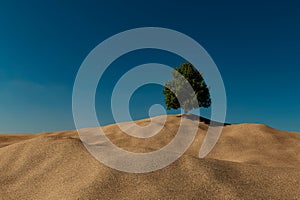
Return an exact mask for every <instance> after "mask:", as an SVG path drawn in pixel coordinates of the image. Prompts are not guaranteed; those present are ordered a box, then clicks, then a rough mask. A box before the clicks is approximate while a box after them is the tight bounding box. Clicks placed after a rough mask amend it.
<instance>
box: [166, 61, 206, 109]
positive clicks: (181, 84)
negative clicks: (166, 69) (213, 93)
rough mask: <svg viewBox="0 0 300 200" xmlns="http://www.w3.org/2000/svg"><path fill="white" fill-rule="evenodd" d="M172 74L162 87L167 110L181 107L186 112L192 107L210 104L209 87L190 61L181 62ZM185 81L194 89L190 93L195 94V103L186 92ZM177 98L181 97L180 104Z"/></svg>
mask: <svg viewBox="0 0 300 200" xmlns="http://www.w3.org/2000/svg"><path fill="white" fill-rule="evenodd" d="M177 72H179V73H177ZM180 74H181V75H182V76H180ZM172 76H173V80H172V81H167V82H166V83H165V85H164V89H163V93H164V95H165V103H166V105H167V109H168V110H170V109H178V108H180V107H181V108H182V109H183V110H184V112H185V113H188V112H189V111H190V110H192V109H194V108H198V107H204V108H208V107H209V106H210V105H211V99H210V94H209V89H208V88H207V85H206V84H205V82H204V79H203V77H202V75H201V74H200V72H199V71H198V70H196V69H195V68H194V66H193V65H192V64H191V63H182V64H181V65H180V67H176V68H175V69H174V71H173V73H172ZM183 77H184V79H185V80H184V79H183ZM187 81H188V83H189V84H190V85H191V87H192V88H193V90H194V93H193V94H192V95H196V98H197V103H195V100H194V101H193V100H192V99H193V96H191V94H190V93H189V92H187V91H188V90H187V89H186V88H187V84H186V83H187ZM172 91H173V92H172ZM178 99H181V105H180V103H179V101H178ZM194 99H195V98H194ZM193 102H194V103H193Z"/></svg>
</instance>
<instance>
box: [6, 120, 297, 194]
mask: <svg viewBox="0 0 300 200" xmlns="http://www.w3.org/2000/svg"><path fill="white" fill-rule="evenodd" d="M149 122H150V120H149V119H144V120H139V121H137V124H139V125H141V126H146V125H148V124H149ZM156 123H159V120H157V121H156ZM179 123H180V116H177V115H170V116H168V118H167V123H166V124H165V125H164V126H163V128H162V130H161V131H160V132H159V133H158V134H157V135H155V136H153V137H150V138H134V137H131V136H128V135H126V134H124V133H123V132H122V131H121V130H120V129H119V128H118V126H117V125H115V124H113V125H108V126H105V127H103V130H104V131H105V133H106V134H107V136H108V137H109V139H110V140H111V141H112V142H113V143H114V144H116V145H118V146H119V147H121V148H124V149H126V150H129V151H133V152H149V151H154V150H157V149H160V148H161V147H163V146H165V145H166V144H167V143H168V142H170V141H171V140H172V138H173V137H174V136H175V135H176V132H177V129H178V126H179ZM197 123H198V122H197ZM157 126H159V124H158V125H157ZM128 127H129V128H131V130H132V127H131V126H128ZM207 128H208V125H207V124H205V123H204V122H199V130H198V133H197V136H196V138H195V141H194V142H193V144H192V145H191V147H190V148H189V149H188V150H187V152H186V153H185V154H184V155H183V156H182V157H181V158H180V159H178V160H177V161H175V162H174V163H173V164H171V165H170V166H168V167H166V168H164V169H161V170H158V171H155V172H151V173H146V174H130V173H124V172H120V171H117V170H114V169H111V168H109V167H106V166H105V165H103V164H101V163H99V162H98V161H97V160H96V159H94V158H93V157H92V156H91V155H90V154H89V153H88V151H87V150H86V149H85V147H84V146H83V145H82V143H81V141H80V140H79V138H78V135H77V133H76V131H60V132H51V133H41V134H36V135H0V147H1V148H0V199H300V192H299V188H300V134H297V133H288V132H284V131H279V130H275V129H272V128H270V127H267V126H265V125H258V124H237V125H227V126H226V127H224V130H223V133H222V135H221V138H220V140H219V141H218V143H217V145H216V146H215V148H214V149H213V151H212V152H211V153H210V154H209V155H208V157H206V158H205V159H199V158H198V153H199V148H200V146H201V144H202V141H203V138H204V136H205V134H206V130H207ZM158 129H159V128H158ZM152 130H155V126H153V127H152ZM132 131H134V130H132Z"/></svg>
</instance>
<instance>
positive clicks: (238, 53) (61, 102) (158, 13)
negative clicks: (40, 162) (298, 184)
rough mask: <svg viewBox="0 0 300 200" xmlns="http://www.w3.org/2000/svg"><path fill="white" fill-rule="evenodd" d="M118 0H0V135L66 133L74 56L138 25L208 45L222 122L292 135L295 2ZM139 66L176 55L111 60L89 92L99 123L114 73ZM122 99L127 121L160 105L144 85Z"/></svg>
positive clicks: (77, 59) (298, 37)
mask: <svg viewBox="0 0 300 200" xmlns="http://www.w3.org/2000/svg"><path fill="white" fill-rule="evenodd" d="M123 2H124V1H105V2H104V1H31V0H29V1H1V2H0V25H1V29H0V133H26V132H34V133H36V132H42V131H53V130H62V129H74V123H73V118H72V107H71V104H72V87H73V83H74V80H75V76H76V73H77V70H78V69H79V67H80V65H81V63H82V61H83V60H84V58H85V57H86V56H87V54H88V53H89V52H90V51H91V50H92V49H93V48H94V47H95V46H96V45H98V44H99V43H100V42H101V41H103V40H105V39H106V38H108V37H110V36H112V35H114V34H117V33H119V32H121V31H125V30H127V29H132V28H137V27H146V26H155V27H165V28H170V29H174V30H177V31H180V32H182V33H184V34H186V35H188V36H190V37H192V38H193V39H195V40H196V41H197V42H199V43H200V44H201V45H202V46H203V47H204V48H205V49H206V50H207V51H208V53H209V54H210V55H211V57H212V58H213V59H214V61H215V63H216V64H217V66H218V68H219V70H220V73H221V75H222V77H223V80H224V84H225V87H226V93H227V103H228V105H227V109H228V111H227V121H228V122H232V123H243V122H249V123H265V124H268V125H270V126H272V127H275V128H278V129H283V130H288V131H298V132H300V123H299V122H300V114H299V111H300V105H299V102H300V93H299V86H300V79H299V77H298V76H299V73H300V59H299V55H300V14H299V7H300V4H299V3H298V2H297V1H289V0H287V1H263V2H262V1H258V0H254V1H187V0H186V1H164V2H162V1H145V2H144V1H128V2H126V3H123ZM148 62H158V63H164V64H167V65H170V66H178V65H179V64H180V62H182V60H181V59H180V58H178V57H176V56H175V55H172V54H169V53H167V52H162V51H154V50H153V51H150V50H144V51H137V52H132V53H129V54H128V55H124V56H122V57H120V59H118V60H116V61H115V62H114V63H113V64H112V66H110V68H109V69H108V71H107V72H106V77H104V78H103V79H102V80H101V81H100V84H103V86H106V87H105V88H106V90H105V91H104V92H101V93H100V92H97V95H96V100H97V105H96V108H97V111H98V112H99V120H100V123H101V124H108V123H113V119H112V117H111V113H110V110H109V108H110V104H109V102H110V101H109V97H110V93H111V90H112V88H113V84H114V83H115V82H116V80H117V78H118V77H120V76H121V75H122V73H125V72H126V71H127V70H129V69H130V68H131V67H134V66H136V65H139V64H144V63H148ZM120 66H122V67H120ZM131 102H132V103H131V105H130V109H131V114H132V116H133V117H134V118H136V119H138V118H143V117H147V115H148V108H149V107H150V106H151V104H154V103H162V104H163V96H162V94H161V87H159V86H157V85H152V86H151V85H148V86H144V87H142V88H140V89H139V90H138V91H137V92H136V93H135V94H134V96H133V97H132V101H131ZM207 113H208V111H204V115H206V114H207Z"/></svg>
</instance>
